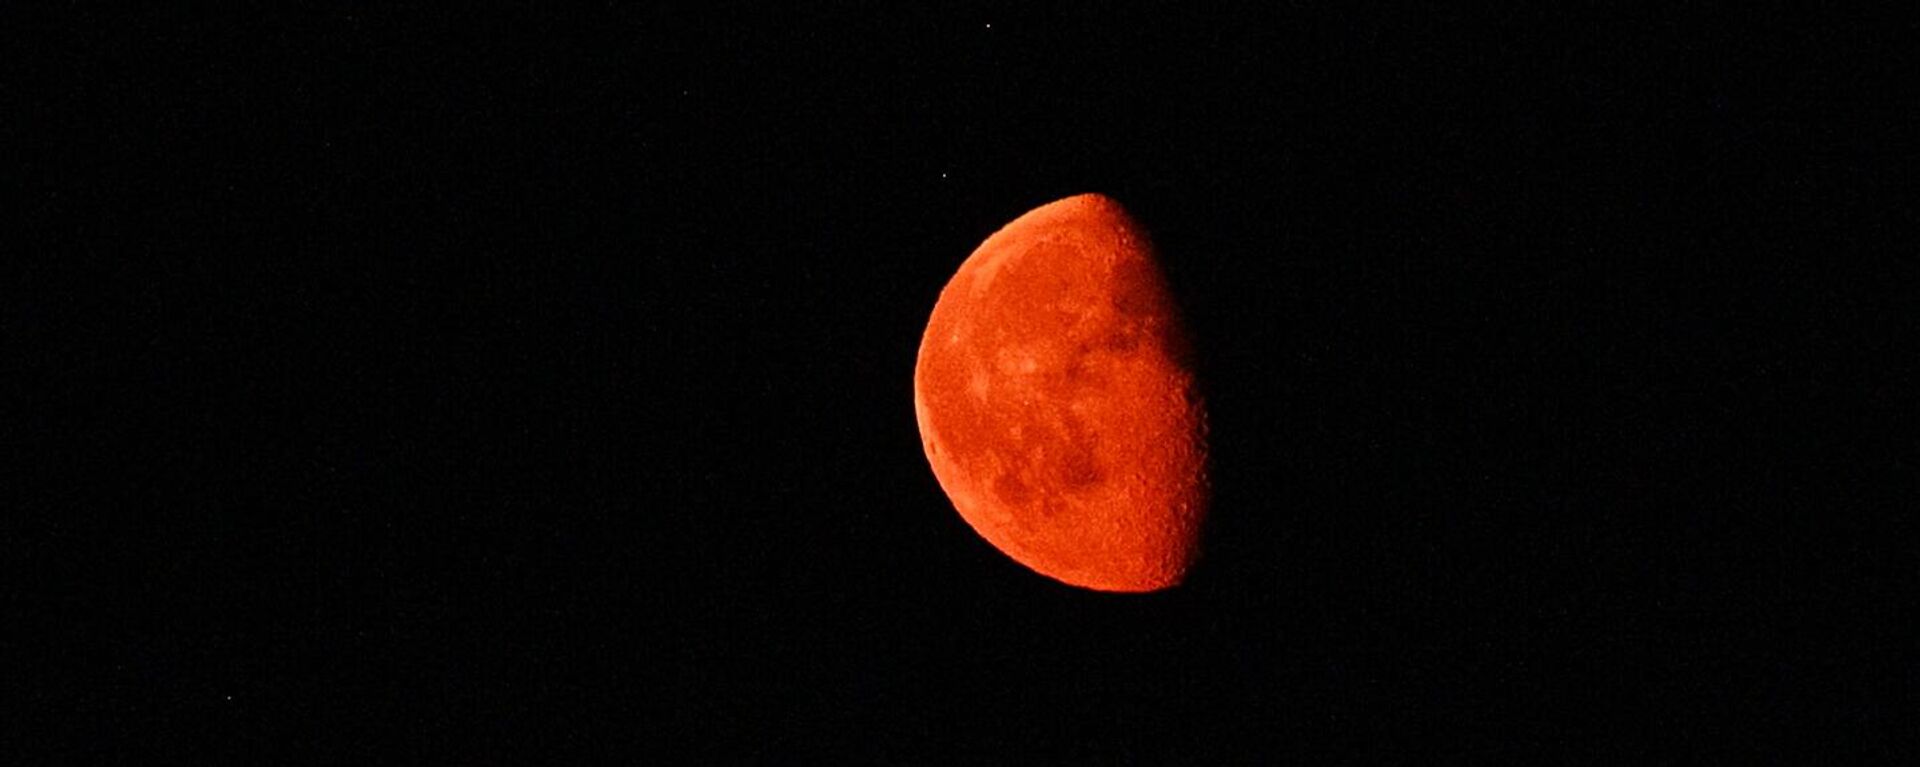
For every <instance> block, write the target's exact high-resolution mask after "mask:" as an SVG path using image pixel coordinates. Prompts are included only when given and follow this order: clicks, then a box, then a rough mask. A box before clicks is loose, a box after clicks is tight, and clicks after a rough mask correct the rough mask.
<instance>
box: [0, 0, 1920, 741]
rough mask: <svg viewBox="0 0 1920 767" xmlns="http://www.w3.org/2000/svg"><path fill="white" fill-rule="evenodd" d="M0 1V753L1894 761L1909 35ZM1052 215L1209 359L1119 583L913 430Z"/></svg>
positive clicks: (1591, 20) (1884, 31) (1838, 28)
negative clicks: (965, 517) (943, 478)
mask: <svg viewBox="0 0 1920 767" xmlns="http://www.w3.org/2000/svg"><path fill="white" fill-rule="evenodd" d="M6 16H7V17H8V23H6V24H4V25H0V26H3V27H4V28H5V30H6V31H5V32H4V33H0V34H5V35H6V36H7V38H8V45H9V48H11V49H15V50H20V51H24V52H26V53H27V54H28V55H26V56H24V57H22V59H23V60H24V63H16V64H15V65H12V66H10V68H9V69H8V75H7V79H6V82H7V83H8V84H9V87H7V88H6V91H5V95H6V98H7V100H8V102H9V103H10V104H11V108H10V109H9V113H10V114H12V115H14V119H10V120H7V121H5V123H6V125H5V127H4V128H0V130H4V131H5V134H4V135H5V138H6V140H5V142H4V143H5V144H7V145H11V146H14V147H16V148H15V150H14V152H15V153H17V154H16V155H15V158H16V159H15V161H14V162H13V163H12V164H11V167H13V168H15V169H16V173H14V174H10V175H12V176H13V178H12V179H11V181H12V183H11V184H10V185H11V186H15V187H16V188H20V189H23V190H24V192H25V196H24V202H22V203H20V205H19V207H18V208H17V209H16V213H17V214H18V218H16V219H15V221H16V222H17V223H16V224H15V225H14V226H13V227H11V229H12V231H13V232H14V233H16V234H21V235H24V236H22V237H19V238H15V237H12V236H10V237H9V238H8V240H9V241H10V242H14V243H18V246H17V247H16V246H11V245H10V246H8V248H7V250H8V251H10V252H9V253H8V256H7V258H6V259H5V267H4V268H5V270H6V274H7V276H6V277H5V282H6V283H7V284H8V288H9V290H8V291H7V292H8V293H9V294H12V295H13V296H14V298H12V299H10V300H9V301H8V302H7V307H6V314H5V316H4V325H5V333H6V335H7V336H8V338H9V340H8V344H7V345H8V346H9V347H11V348H14V349H16V350H18V351H16V352H12V353H9V355H8V356H9V358H10V359H11V360H12V361H11V362H9V363H8V375H7V376H6V378H7V379H8V385H9V390H10V394H9V395H8V396H7V397H6V402H7V407H8V408H9V409H10V410H12V411H13V412H11V413H9V414H8V415H7V421H8V422H9V423H11V424H13V426H12V427H10V428H9V430H8V432H9V434H10V436H11V437H12V439H8V440H5V441H6V442H8V443H11V444H10V446H9V448H8V451H9V460H8V462H7V463H8V465H9V466H10V469H9V471H8V472H7V473H8V474H11V475H13V476H14V479H12V480H9V481H8V482H7V485H9V486H10V489H12V490H17V491H19V495H18V496H17V497H18V498H20V500H18V501H17V502H10V503H8V504H7V505H8V506H9V507H11V509H12V510H11V511H10V512H9V513H8V514H7V515H6V517H7V521H6V523H5V524H6V527H5V529H4V531H3V532H4V541H5V546H6V550H5V553H6V556H5V559H6V561H7V563H8V565H9V568H10V569H12V570H15V573H14V574H13V575H11V576H9V579H8V580H9V584H10V585H9V588H8V589H7V591H8V592H9V598H8V612H9V614H10V616H11V617H9V618H8V620H7V623H8V625H9V626H10V628H9V630H8V631H7V638H6V642H7V644H9V645H13V646H15V647H16V648H17V649H25V650H27V651H28V652H27V653H26V655H28V656H29V657H32V658H34V659H35V660H34V662H33V663H32V664H30V665H28V666H25V667H23V668H22V670H23V671H24V672H25V673H23V674H22V675H21V676H20V678H18V679H16V680H15V681H13V682H11V683H10V684H9V686H10V687H12V688H13V691H12V693H11V694H9V695H8V696H7V697H8V698H11V699H12V700H13V701H14V704H13V706H11V709H12V710H13V711H14V712H15V713H14V715H12V716H9V717H8V719H9V720H10V721H9V723H8V724H7V725H6V726H5V727H4V728H3V729H0V732H4V733H5V737H6V742H5V743H0V745H4V746H6V747H7V749H8V750H9V751H17V752H22V753H30V752H38V751H42V750H44V751H46V752H49V753H53V754H59V755H64V757H65V758H64V761H73V762H93V761H132V762H139V763H155V762H168V761H184V762H196V763H204V762H207V761H216V760H246V761H248V762H259V763H276V762H283V761H309V760H312V761H322V762H335V761H356V762H364V761H367V760H370V759H371V760H375V761H396V760H403V761H414V760H434V761H439V760H442V759H447V760H455V761H461V762H481V763H486V762H494V761H500V762H505V761H519V759H518V758H516V756H515V755H519V754H527V755H539V756H541V757H542V758H545V759H561V760H565V761H579V760H585V759H589V758H594V757H603V756H606V755H615V754H634V753H653V754H661V755H674V756H675V758H673V759H672V760H671V761H674V762H695V763H698V762H706V761H712V760H716V759H717V760H726V761H731V760H733V759H739V758H746V759H750V760H755V761H772V762H796V761H807V760H810V759H814V758H821V757H829V758H832V759H834V761H836V762H845V763H923V762H928V761H944V760H948V759H958V760H963V761H971V760H981V759H985V758H991V757H1003V756H1008V755H1015V756H1018V755H1026V756H1028V757H1037V758H1040V759H1042V760H1044V761H1054V762H1063V761H1064V762H1078V761H1094V762H1103V763H1113V762H1118V763H1144V764H1159V763H1187V762H1211V761H1221V760H1235V761H1240V760H1248V759H1256V758H1257V759H1259V760H1260V761H1267V760H1269V759H1271V760H1278V759H1282V758H1308V759H1313V760H1315V761H1326V760H1331V759H1339V760H1342V761H1406V760H1411V759H1426V758H1434V757H1443V758H1444V757H1446V756H1476V757H1488V756H1501V755H1506V756H1514V757H1528V758H1543V759H1544V758H1552V759H1554V760H1555V761H1560V760H1562V758H1564V757H1574V758H1582V757H1584V758H1586V759H1595V760H1599V761H1620V760H1629V761H1640V760H1643V759H1646V758H1651V757H1654V756H1661V755H1667V756H1671V755H1676V754H1678V755H1696V756H1697V755H1715V754H1719V755H1747V756H1761V757H1775V756H1777V755H1782V754H1789V753H1794V752H1795V750H1796V749H1798V748H1812V749H1813V750H1812V751H1811V752H1810V753H1819V754H1825V755H1830V756H1832V755H1839V756H1845V755H1866V756H1878V757H1882V758H1884V757H1886V756H1889V755H1893V754H1896V753H1898V752H1900V751H1901V750H1902V749H1904V748H1907V747H1909V746H1910V745H1911V721H1910V717H1902V716H1896V714H1895V712H1896V711H1897V710H1898V709H1897V708H1896V707H1894V706H1891V705H1889V702H1890V701H1894V700H1906V701H1907V702H1908V703H1911V698H1912V683H1913V667H1912V658H1911V643H1910V641H1907V642H1903V641H1901V640H1899V639H1898V637H1897V636H1896V634H1895V632H1894V629H1893V627H1894V626H1895V625H1897V624H1898V623H1899V622H1900V616H1902V615H1905V616H1906V617H1908V618H1910V617H1911V613H1912V601H1911V597H1903V596H1900V592H1899V591H1898V590H1897V588H1896V586H1897V585H1898V583H1900V582H1902V581H1904V580H1907V579H1909V578H1910V571H1911V569H1912V568H1911V567H1910V566H1909V565H1910V562H1911V555H1910V553H1909V552H1907V551H1900V552H1897V553H1896V552H1895V551H1894V546H1893V545H1892V543H1891V542H1892V541H1893V540H1895V539H1896V538H1897V536H1895V535H1894V533H1897V532H1910V531H1911V522H1910V521H1908V520H1909V517H1908V515H1907V514H1906V512H1907V511H1909V510H1910V509H1911V508H1912V507H1913V500H1914V497H1915V493H1914V490H1915V488H1914V480H1915V471H1914V468H1915V467H1914V464H1913V463H1912V462H1911V457H1910V453H1911V448H1912V447H1913V444H1912V442H1913V440H1912V435H1911V432H1904V433H1903V432H1902V430H1901V429H1900V428H1898V426H1897V425H1896V424H1897V417H1898V416H1899V415H1900V414H1902V413H1905V412H1906V411H1908V410H1909V407H1908V403H1909V402H1910V401H1911V391H1913V379H1912V376H1911V374H1910V365H1909V363H1908V362H1907V361H1906V360H1904V359H1900V358H1901V356H1902V355H1901V354H1899V353H1897V351H1896V350H1897V349H1900V348H1905V346H1904V345H1905V344H1908V343H1910V342H1911V341H1912V335H1911V332H1910V330H1909V329H1908V325H1910V315H1911V313H1912V311H1913V306H1914V303H1913V300H1914V292H1913V290H1912V285H1913V278H1914V276H1915V275H1914V270H1913V266H1912V262H1911V258H1910V257H1911V253H1912V248H1911V246H1910V244H1897V245H1896V244H1890V243H1897V242H1900V240H1899V239H1898V234H1899V233H1900V232H1901V231H1902V230H1903V229H1904V227H1905V226H1906V225H1907V224H1908V223H1910V220H1909V219H1910V217H1909V216H1908V215H1907V214H1904V213H1899V214H1897V213H1896V212H1895V211H1893V210H1891V208H1892V207H1893V206H1891V205H1889V204H1888V201H1889V200H1890V198H1891V197H1892V195H1894V194H1896V193H1897V191H1898V190H1899V189H1902V188H1904V189H1906V190H1907V191H1909V192H1910V191H1911V187H1912V176H1911V175H1910V174H1909V173H1908V172H1906V171H1905V170H1903V169H1902V163H1903V162H1905V161H1910V160H1911V159H1912V156H1913V151H1914V145H1913V131H1912V116H1913V113H1912V104H1911V102H1910V101H1906V102H1904V103H1903V102H1901V101H1900V100H1898V99H1895V98H1894V97H1893V96H1892V90H1891V89H1890V88H1888V87H1886V86H1887V85H1888V84H1889V83H1890V82H1892V81H1893V79H1894V78H1895V76H1896V75H1898V74H1899V73H1900V72H1902V71H1903V70H1908V69H1911V68H1912V66H1911V65H1912V63H1913V62H1912V56H1911V46H1910V45H1908V44H1907V43H1908V42H1909V40H1908V38H1910V37H1911V32H1912V28H1911V26H1902V25H1900V24H1896V23H1894V22H1893V21H1892V20H1891V19H1877V18H1871V17H1865V16H1863V17H1859V18H1795V17H1788V16H1785V15H1782V14H1779V13H1777V12H1775V11H1771V10H1769V11H1757V10H1749V11H1747V12H1746V16H1747V18H1743V19H1728V18H1694V17H1682V16H1680V15H1679V14H1676V13H1671V12H1669V13H1663V14H1651V15H1649V14H1641V13H1631V12H1582V13H1565V14H1564V15H1563V13H1562V12H1560V11H1554V12H1535V13H1530V14H1525V15H1488V16H1472V15H1466V14H1453V13H1448V12H1436V13H1435V14H1433V15H1417V16H1415V15H1389V14H1376V13H1370V12H1359V11H1355V10H1352V9H1346V8H1329V9H1321V10H1302V9H1292V8H1290V9H1281V10H1271V9H1270V10H1268V11H1267V12H1266V14H1265V15H1263V16H1260V17H1248V18H1240V17H1233V16H1229V15H1226V14H1217V13H1201V12H1195V11H1192V10H1189V9H1184V8H1173V7H1162V8H1159V9H1155V10H1151V11H1138V12H1135V11H1125V12H1119V11H1100V12H1093V11H1086V10H1082V11H1075V12H1048V11H1043V10H1036V9H1033V8H1026V7H1022V8H1017V9H1013V8H1001V9H997V10H990V9H984V8H982V9H976V10H972V11H966V12H927V11H914V12H904V11H895V12H892V13H875V12H873V11H872V10H871V9H866V10H862V11H859V12H854V11H845V12H827V11H807V12H782V11H768V10H765V9H759V8H748V7H740V8H738V9H733V10H726V9H708V10H704V11H702V12H701V13H699V14H694V13H687V12H679V11H667V10H661V9H655V8H647V9H643V8H613V7H598V8H595V9H593V10H592V11H590V12H588V11H580V10H577V9H569V10H564V11H563V10H559V9H551V8H546V7H542V6H523V7H520V8H518V9H517V10H514V11H510V12H505V13H499V14H487V15H485V16H484V17H482V16H480V15H477V14H462V15H460V16H458V18H457V19H455V18H450V17H448V16H445V15H441V14H435V13H430V12H425V11H419V10H411V9H407V10H402V9H395V8H386V7H383V8H367V7H360V6H351V7H345V8H331V9H328V10H326V11H324V12H320V13H314V14H310V15H303V14H298V13H293V12H282V13H278V14H274V15H247V14H230V15H223V16H204V17H202V16H194V15H191V14H187V13H182V12H176V11H166V10H145V11H138V12H130V13H129V12H105V11H83V10H76V9H73V8H62V9H60V10H59V11H58V12H52V11H29V10H25V9H19V8H10V9H9V10H8V11H7V12H6ZM1086 191H1099V192H1103V193H1106V194H1108V195H1111V196H1113V197H1115V198H1117V199H1119V200H1120V201H1122V202H1123V203H1124V204H1126V205H1127V206H1129V208H1131V209H1132V210H1133V212H1134V213H1135V214H1136V215H1137V216H1138V217H1139V218H1140V219H1141V220H1143V221H1144V222H1145V223H1146V224H1147V225H1148V227H1149V228H1150V229H1151V230H1152V231H1153V232H1154V233H1155V235H1156V237H1157V239H1158V242H1159V244H1160V247H1161V250H1162V251H1163V253H1164V255H1165V258H1166V266H1167V269H1168V271H1169V274H1170V277H1171V279H1172V280H1173V282H1174V285H1175V288H1176V290H1177V292H1178V293H1179V294H1180V296H1181V298H1182V301H1183V303H1184V304H1185V306H1186V307H1187V309H1188V311H1189V314H1190V320H1191V322H1192V325H1193V329H1194V331H1195V334H1196V336H1197V338H1198V339H1199V343H1200V349H1199V352H1200V355H1201V357H1200V364H1201V371H1202V374H1203V378H1204V381H1205V383H1206V386H1207V391H1208V395H1209V400H1210V404H1211V413H1212V423H1213V435H1214V441H1215V442H1214V450H1215V468H1214V475H1215V480H1216V483H1217V489H1216V502H1215V508H1214V516H1213V520H1212V525H1211V527H1210V529H1209V531H1208V555H1207V559H1206V560H1205V561H1204V562H1203V564H1202V566H1201V567H1200V568H1199V569H1198V570H1196V572H1195V573H1194V574H1193V577H1192V579H1191V580H1190V582H1189V583H1187V584H1186V585H1185V586H1183V587H1181V588H1179V589H1175V590H1172V591H1169V592H1165V593H1160V594H1154V595H1145V596H1116V595H1103V594H1095V593H1090V592H1083V591H1079V590H1076V589H1072V588H1069V587H1065V586H1062V585H1059V584H1057V583H1054V582H1052V581H1050V580H1047V579H1044V578H1041V577H1038V576H1035V575H1033V574H1031V573H1029V572H1027V571H1026V570H1024V569H1023V568H1021V567H1019V566H1018V565H1016V564H1014V563H1012V562H1011V561H1010V560H1007V559H1006V558H1005V557H1003V556H1002V555H1000V554H999V553H997V552H996V551H994V550H993V549H992V548H991V547H990V546H989V545H987V544H986V543H984V542H983V541H981V540H980V539H979V538H978V537H977V536H975V535H974V534H973V533H972V532H971V531H970V530H969V529H968V528H967V527H966V526H965V524H964V523H963V522H962V521H961V520H960V518H959V517H958V515H957V514H955V513H954V512H953V511H952V509H951V507H950V506H949V505H948V503H947V501H946V499H945V498H944V496H943V495H942V494H941V491H940V489H939V487H938V485H937V484H936V483H935V482H934V479H933V476H932V474H931V472H930V471H929V469H928V467H927V466H926V463H925V459H924V457H923V456H922V455H921V452H920V445H919V440H918V435H917V433H916V430H915V426H914V420H913V415H912V404H911V370H912V365H913V358H914V353H915V350H916V348H917V344H918V341H919V333H920V331H921V329H922V328H923V327H924V323H925V320H926V316H927V314H928V313H929V312H930V311H931V309H932V305H933V301H934V299H935V297H936V296H937V295H938V292H939V290H940V287H941V286H942V285H943V284H944V282H945V280H946V279H947V278H948V277H949V276H951V274H952V272H953V270H954V269H955V268H956V267H957V266H958V264H959V262H960V261H961V260H962V259H963V258H964V257H965V256H966V254H967V253H969V252H970V251H971V249H972V248H973V247H974V246H975V245H977V244H978V243H979V241H980V240H982V239H983V238H985V237H986V236H987V235H988V234H990V233H991V232H992V231H993V230H994V229H996V228H997V227H998V226H1000V225H1001V224H1003V223H1005V222H1007V221H1009V220H1011V219H1012V218H1014V217H1016V216H1018V215H1019V214H1020V213H1022V212H1024V211H1026V210H1028V209H1030V208H1032V207H1034V206H1037V205H1040V204H1042V203H1045V202H1048V201H1051V200H1053V199H1057V198H1060V197H1064V196H1067V195H1071V194H1076V193H1080V192H1086ZM1889 288H1891V290H1889ZM8 495H14V493H13V492H9V493H8ZM9 654H12V653H9ZM1901 732H1906V733H1908V734H1907V735H1905V736H1902V735H1900V734H1899V733H1901Z"/></svg>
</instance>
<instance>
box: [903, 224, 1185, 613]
mask: <svg viewBox="0 0 1920 767" xmlns="http://www.w3.org/2000/svg"><path fill="white" fill-rule="evenodd" d="M1188 343H1189V342H1188V340H1187V335H1186V331H1185V329H1184V327H1183V325H1182V323H1181V320H1180V314H1179V311H1178V307H1177V306H1176V305H1175V303H1174V300H1173V297H1172V294H1171V292H1170V291H1169V290H1168V286H1167V281H1166V278H1165V275H1164V274H1163V273H1162V270H1161V267H1160V263H1159V261H1158V256H1157V254H1156V252H1155V250H1154V247H1153V244H1152V242H1151V240H1150V239H1149V238H1148V236H1147V233H1146V232H1145V231H1144V230H1143V229H1142V228H1141V227H1140V225H1139V224H1138V223H1137V222H1135V221H1134V220H1133V218H1132V217H1131V216H1130V215H1128V214H1127V212H1126V211H1125V210H1124V209H1123V208H1121V206H1120V205H1119V203H1116V202H1114V201H1113V200H1111V199H1109V198H1107V197H1104V196H1101V195H1097V194H1086V195H1079V196H1076V197H1069V198H1067V199H1064V200H1059V201H1057V202H1053V203H1049V204H1047V205H1043V206H1041V207H1039V208H1036V209H1034V210H1032V211H1030V212H1028V213H1027V214H1026V215H1023V216H1021V217H1019V218H1018V219H1015V220H1014V221H1013V222H1012V223H1010V224H1007V225H1006V226H1005V227H1003V228H1002V229H1001V230H1000V231H998V232H995V233H994V234H993V235H992V236H991V237H988V238H987V240H986V242H984V243H981V245H980V247H979V248H978V249H976V250H975V251H974V252H973V255H971V256H969V257H968V258H967V260H966V261H965V262H964V263H962V264H961V265H960V269H959V271H958V272H957V273H956V274H954V276H953V279H952V280H951V281H949V282H948V283H947V286H946V287H945V288H944V289H943V290H942V291H941V292H940V298H939V300H938V302H936V303H935V305H934V308H933V316H932V318H931V319H930V320H929V321H928V323H927V329H926V333H925V335H924V336H922V338H921V341H920V353H919V358H918V361H917V364H916V365H915V368H914V381H913V383H914V387H913V388H914V408H915V413H916V415H917V417H918V419H919V424H920V436H921V441H922V442H923V444H924V447H925V449H926V454H927V460H928V462H929V463H931V464H932V466H933V473H934V476H935V477H936V478H937V479H938V480H939V482H940V486H941V488H942V489H944V490H945V491H946V494H947V497H948V498H950V499H951V500H952V501H953V505H954V508H956V509H957V510H959V512H960V515H961V517H963V518H964V519H965V520H966V521H967V523H968V524H969V525H971V526H972V527H973V529H974V530H975V531H977V532H979V534H980V536H981V537H983V538H985V539H986V540H987V541H988V542H990V543H992V544H993V545H994V546H995V547H997V548H998V549H1000V551H1002V552H1004V553H1005V554H1006V555H1007V556H1009V557H1012V558H1013V559H1014V560H1015V561H1018V562H1020V563H1021V564H1024V565H1026V566H1027V567H1029V568H1031V569H1033V570H1034V571H1036V572H1039V573H1041V574H1043V575H1046V576H1049V577H1051V578H1054V579H1057V580H1059V581H1062V582H1064V583H1068V584H1072V585H1075V586H1081V587H1085V588H1089V589H1096V590H1101V591H1127V592H1139V591H1155V590H1159V589H1163V588H1167V587H1169V586H1173V585H1175V584H1177V583H1179V582H1180V581H1181V580H1182V578H1184V577H1185V575H1186V573H1187V571H1188V569H1189V568H1190V567H1191V566H1192V564H1193V562H1194V559H1195V556H1196V555H1197V553H1198V544H1199V534H1200V526H1201V522H1202V520H1203V519H1204V517H1205V514H1206V511H1207V504H1208V500H1209V492H1208V486H1207V475H1206V470H1207V444H1206V410H1205V406H1204V403H1203V402H1202V400H1201V397H1200V394H1199V390H1198V388H1197V385H1196V381H1195V380H1194V375H1193V372H1192V369H1191V366H1190V364H1189V360H1188V357H1189V355H1188V353H1187V350H1188V349H1189V348H1190V346H1189V345H1188Z"/></svg>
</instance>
